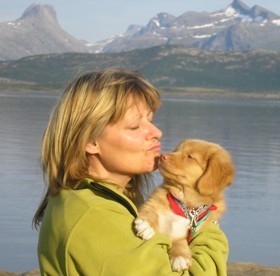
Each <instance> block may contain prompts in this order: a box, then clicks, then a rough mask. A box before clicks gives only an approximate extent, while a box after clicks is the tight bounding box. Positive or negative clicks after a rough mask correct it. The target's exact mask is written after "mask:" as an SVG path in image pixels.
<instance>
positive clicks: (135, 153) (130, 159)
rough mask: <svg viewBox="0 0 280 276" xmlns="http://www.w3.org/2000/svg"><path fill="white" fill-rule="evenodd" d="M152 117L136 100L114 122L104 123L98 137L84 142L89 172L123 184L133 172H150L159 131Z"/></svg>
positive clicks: (158, 148)
mask: <svg viewBox="0 0 280 276" xmlns="http://www.w3.org/2000/svg"><path fill="white" fill-rule="evenodd" d="M152 119H153V112H152V111H151V110H150V109H149V107H148V106H147V105H146V104H144V103H141V102H140V103H139V104H135V105H132V106H131V107H130V108H129V109H128V110H127V112H126V113H125V115H124V117H123V118H121V119H120V120H119V121H118V122H116V123H114V124H110V125H107V126H106V127H105V130H104V132H103V135H102V136H101V137H100V139H98V140H97V141H95V142H93V143H90V144H88V145H87V148H86V151H87V153H89V154H90V166H89V173H90V175H92V176H96V177H101V178H102V179H106V180H109V181H113V182H115V183H117V184H119V185H126V184H127V182H128V181H129V180H130V179H131V178H132V177H133V176H134V175H136V174H142V173H147V172H152V171H154V170H155V169H156V168H157V159H158V157H159V156H160V150H161V145H160V142H159V139H160V138H161V136H162V132H161V131H160V130H159V129H158V128H157V127H156V126H155V125H154V124H153V123H152Z"/></svg>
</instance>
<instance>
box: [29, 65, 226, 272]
mask: <svg viewBox="0 0 280 276" xmlns="http://www.w3.org/2000/svg"><path fill="white" fill-rule="evenodd" d="M159 105H160V95H159V93H158V91H157V90H156V89H155V88H154V87H153V86H152V85H151V84H150V83H149V82H147V81H146V80H145V79H143V77H142V76H141V75H140V74H138V73H136V72H131V71H127V70H123V69H108V70H104V71H101V72H96V73H89V74H85V75H83V76H81V77H79V78H77V79H76V80H74V81H73V82H72V83H70V84H69V86H68V87H67V88H66V90H65V92H64V94H63V96H62V98H61V100H60V101H59V103H58V104H57V106H56V108H55V110H54V111H53V113H52V115H51V117H50V121H49V124H48V127H47V129H46V132H45V134H44V138H43V143H42V167H43V171H44V174H45V178H46V182H47V183H48V190H47V193H46V195H45V198H44V200H43V201H42V203H41V205H40V206H39V208H38V211H37V213H36V214H35V217H34V224H35V226H38V225H40V224H41V227H40V235H39V243H38V258H39V264H40V269H41V273H42V275H71V276H72V275H89V276H94V275H96V276H97V275H98V276H102V275H105V276H107V275H108V276H109V275H110V276H113V275H117V276H119V275H122V276H125V275H129V276H132V275H133V276H137V275H139V276H140V275H141V276H143V275H145V276H155V275H179V274H178V273H176V272H172V270H171V266H170V262H169V259H168V250H169V248H170V245H171V241H170V240H169V239H168V238H167V237H166V236H164V235H161V234H159V233H157V234H156V235H155V236H154V237H153V238H152V239H150V240H149V241H143V240H141V239H140V238H139V237H137V236H136V235H135V232H134V230H133V222H134V219H135V217H136V216H137V208H136V206H137V204H139V203H140V202H141V200H142V192H143V189H145V188H147V187H148V180H149V174H150V173H151V172H152V171H154V170H155V169H156V168H157V159H158V158H159V156H160V142H159V140H160V138H161V136H162V132H161V131H160V130H159V129H158V128H157V127H156V126H155V125H154V124H153V123H152V119H153V114H154V112H155V111H156V110H157V109H158V107H159ZM191 248H192V252H193V264H192V266H191V268H190V269H189V271H185V272H184V274H183V275H199V276H201V275H211V276H213V275H226V260H227V254H228V244H227V240H226V237H225V236H224V234H223V233H222V231H221V230H220V229H219V228H218V226H216V225H214V224H213V225H212V226H210V227H209V228H208V229H207V230H204V232H201V233H199V232H198V233H197V235H196V237H195V238H194V239H193V241H192V243H191Z"/></svg>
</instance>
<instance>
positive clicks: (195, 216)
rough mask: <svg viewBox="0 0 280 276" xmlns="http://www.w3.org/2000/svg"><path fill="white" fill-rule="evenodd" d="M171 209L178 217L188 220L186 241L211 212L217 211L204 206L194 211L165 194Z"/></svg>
mask: <svg viewBox="0 0 280 276" xmlns="http://www.w3.org/2000/svg"><path fill="white" fill-rule="evenodd" d="M167 198H168V200H169V203H170V206H171V209H172V210H173V212H174V213H175V214H177V215H179V216H182V217H185V218H187V219H189V220H190V226H189V230H190V234H189V237H188V240H190V239H191V238H192V236H193V235H194V233H195V231H196V228H197V227H198V226H199V225H200V223H202V222H203V220H204V219H206V218H207V217H208V215H209V214H210V212H211V211H214V210H217V206H215V205H204V206H201V207H198V208H196V209H190V208H188V207H187V206H186V205H185V204H184V203H183V202H182V201H180V200H179V199H177V198H176V197H174V196H173V195H172V194H171V193H168V194H167Z"/></svg>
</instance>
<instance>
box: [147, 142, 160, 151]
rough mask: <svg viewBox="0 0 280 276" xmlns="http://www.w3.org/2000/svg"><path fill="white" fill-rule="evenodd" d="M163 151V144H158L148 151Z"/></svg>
mask: <svg viewBox="0 0 280 276" xmlns="http://www.w3.org/2000/svg"><path fill="white" fill-rule="evenodd" d="M160 150H161V144H160V143H159V144H156V145H154V146H152V147H150V148H149V149H148V151H159V152H160Z"/></svg>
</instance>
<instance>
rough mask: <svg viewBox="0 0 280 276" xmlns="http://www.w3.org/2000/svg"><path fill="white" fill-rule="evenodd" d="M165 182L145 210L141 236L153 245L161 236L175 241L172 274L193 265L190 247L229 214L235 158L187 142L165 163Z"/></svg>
mask: <svg viewBox="0 0 280 276" xmlns="http://www.w3.org/2000/svg"><path fill="white" fill-rule="evenodd" d="M159 170H160V172H161V174H162V176H163V178H164V181H163V184H162V185H161V186H159V187H157V188H156V189H155V190H154V191H153V193H152V194H151V195H150V197H149V198H148V200H147V201H146V202H145V203H144V204H143V205H142V206H140V208H139V216H138V218H136V220H135V229H136V232H137V235H138V236H139V237H141V238H143V239H145V240H148V239H150V238H151V237H152V236H153V235H154V233H155V231H159V232H161V233H163V234H166V235H168V236H170V237H171V239H172V248H171V251H170V253H169V257H170V261H171V265H172V269H173V270H174V271H179V272H181V271H183V270H185V269H188V267H189V266H190V265H191V259H192V258H191V251H190V249H189V246H188V242H190V241H191V239H192V236H193V235H194V234H195V232H196V231H197V230H198V229H200V228H201V227H203V226H204V225H206V224H208V223H212V222H217V221H218V219H219V218H220V217H221V216H222V214H223V213H224V211H225V209H226V204H225V199H224V194H223V190H224V188H226V187H227V186H229V185H230V184H231V183H232V181H233V178H234V165H233V163H232V160H231V156H230V154H229V153H228V152H227V151H226V150H225V149H224V148H222V147H221V146H219V145H217V144H215V143H211V142H208V141H204V140H184V141H182V142H181V143H180V144H179V145H178V146H177V147H176V148H175V150H174V151H173V152H172V153H165V154H163V155H162V156H161V158H160V161H159Z"/></svg>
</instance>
